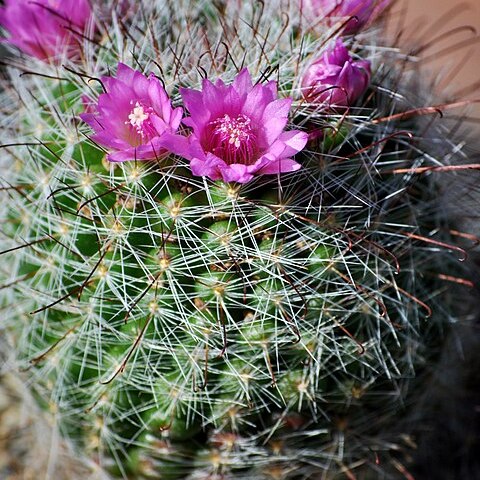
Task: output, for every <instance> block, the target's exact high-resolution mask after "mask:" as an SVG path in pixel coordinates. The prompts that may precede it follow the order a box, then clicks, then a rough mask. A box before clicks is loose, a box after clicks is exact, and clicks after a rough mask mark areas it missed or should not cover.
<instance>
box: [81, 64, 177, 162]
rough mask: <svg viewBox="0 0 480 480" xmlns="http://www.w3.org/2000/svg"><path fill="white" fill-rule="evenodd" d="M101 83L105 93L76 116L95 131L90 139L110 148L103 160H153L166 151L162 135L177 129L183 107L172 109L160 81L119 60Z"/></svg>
mask: <svg viewBox="0 0 480 480" xmlns="http://www.w3.org/2000/svg"><path fill="white" fill-rule="evenodd" d="M102 83H103V85H104V87H105V89H106V91H107V92H106V93H102V94H101V95H100V97H99V99H98V104H97V105H87V106H86V108H85V112H86V113H83V114H82V115H80V117H81V118H82V120H83V121H84V122H86V123H88V124H89V125H90V126H91V127H92V128H93V129H94V130H95V135H93V136H92V137H91V138H92V140H94V141H95V142H97V143H99V144H100V145H103V146H105V147H107V148H109V149H111V150H114V152H113V153H110V154H109V155H108V156H107V159H108V160H110V161H111V162H123V161H125V160H153V159H159V158H161V157H162V156H164V155H165V154H167V153H168V152H167V151H166V150H165V148H164V146H163V143H162V137H163V136H164V135H165V133H169V134H173V133H175V132H176V131H177V129H178V126H179V125H180V122H181V120H182V115H183V110H182V109H181V108H175V109H173V108H172V104H171V102H170V99H169V97H168V95H167V93H166V92H165V90H164V88H163V86H162V84H161V82H160V80H159V79H158V78H157V77H155V75H153V74H152V75H150V76H149V77H148V78H147V77H146V76H145V75H143V74H142V73H140V72H138V71H136V70H132V69H131V68H130V67H127V66H126V65H124V64H123V63H119V64H118V69H117V77H116V78H114V77H102Z"/></svg>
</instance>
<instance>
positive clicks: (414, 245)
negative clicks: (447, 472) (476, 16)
mask: <svg viewBox="0 0 480 480" xmlns="http://www.w3.org/2000/svg"><path fill="white" fill-rule="evenodd" d="M99 3H100V2H99ZM124 6H125V5H124V4H123V3H122V4H121V5H119V4H118V2H112V3H111V5H110V7H111V8H109V9H107V11H108V12H109V13H110V15H106V14H105V12H104V11H101V9H100V8H99V6H98V5H93V16H92V20H91V21H90V23H89V25H90V28H89V32H88V34H85V35H79V33H78V32H77V33H76V34H75V35H76V40H77V42H78V43H79V45H80V47H81V48H80V52H81V53H80V55H71V56H68V55H63V56H60V60H58V59H56V60H55V61H54V60H52V61H45V59H34V58H32V57H29V56H28V55H25V54H23V55H19V54H18V53H17V52H16V53H15V54H14V56H11V57H10V58H9V61H8V66H7V74H6V76H5V79H4V80H3V87H4V92H3V93H2V97H1V101H2V133H1V135H2V139H1V142H0V143H1V144H2V152H3V155H2V160H1V161H2V177H1V178H2V180H1V182H2V196H3V201H2V202H1V219H2V220H1V224H2V237H1V238H2V240H1V250H2V269H1V278H2V289H1V290H0V294H1V296H0V299H1V300H0V302H1V305H2V310H3V312H4V313H3V318H2V321H1V323H0V328H1V330H2V332H3V333H4V334H5V335H6V338H7V341H8V345H9V347H8V348H9V351H11V352H14V353H13V354H12V355H13V357H14V360H13V361H12V362H11V363H12V364H13V365H15V368H17V369H18V370H19V371H20V372H21V373H20V375H21V377H22V378H24V381H25V382H26V384H28V386H29V389H30V391H31V392H32V394H33V396H34V398H35V400H36V401H37V403H38V404H39V405H40V406H41V408H42V409H43V410H44V411H45V412H46V415H48V416H49V418H50V419H51V421H52V424H53V425H54V427H53V428H54V429H55V430H58V431H59V432H60V434H61V435H62V437H63V438H64V439H65V441H67V442H69V444H70V445H72V446H73V447H74V448H75V449H78V451H79V452H82V458H83V457H84V458H86V459H89V461H90V462H93V463H96V464H98V471H100V472H102V473H101V474H102V475H104V476H105V478H117V477H118V478H132V479H168V480H174V479H181V478H188V479H191V480H193V479H214V478H215V479H217V478H218V479H220V478H222V479H224V478H225V479H230V478H231V479H258V480H260V479H303V478H305V479H306V478H337V477H338V478H357V475H358V478H386V477H388V476H389V475H391V476H392V478H400V477H399V475H405V476H407V475H408V471H407V467H406V466H405V465H404V463H403V462H404V460H403V456H402V453H401V452H402V451H403V450H407V449H408V447H409V445H408V444H409V442H408V441H407V440H406V435H405V434H406V433H409V432H403V431H402V430H401V429H399V427H398V417H399V416H403V415H406V412H408V410H409V408H414V406H415V398H417V397H418V396H419V395H420V394H421V391H422V382H421V378H422V375H423V374H424V372H425V371H426V370H427V366H428V364H429V362H433V361H434V359H435V358H436V355H437V354H438V351H439V349H440V347H441V344H442V338H443V334H444V332H445V331H447V330H448V324H449V322H450V321H451V319H452V318H453V315H454V314H453V313H452V312H454V311H455V298H454V296H453V295H449V294H448V291H446V285H448V284H447V283H446V281H445V279H448V276H449V275H451V269H452V268H455V267H456V268H458V259H459V258H460V259H462V258H463V250H462V248H461V247H460V246H458V244H457V243H456V240H455V239H452V238H450V237H451V234H450V233H449V229H448V226H449V223H448V221H449V220H448V218H445V216H444V212H443V211H442V210H441V209H439V208H438V206H436V205H435V203H436V200H437V192H440V188H441V187H440V183H439V180H438V174H437V173H433V174H424V172H425V171H428V170H429V169H430V170H435V168H437V169H441V168H442V167H443V166H446V165H447V164H446V163H445V162H446V161H448V162H449V164H454V163H455V162H457V163H458V162H459V160H457V158H460V153H459V152H458V150H457V149H456V147H455V146H454V145H453V144H450V143H449V142H448V141H446V140H445V141H444V142H443V144H442V151H441V152H440V153H438V152H434V151H433V148H432V150H431V144H432V141H431V140H428V139H425V140H424V139H422V135H423V132H424V130H425V128H426V127H425V123H424V122H423V121H422V118H419V117H420V115H419V114H428V113H434V109H433V108H426V109H423V110H421V107H424V105H423V104H421V103H420V102H421V98H413V97H412V95H409V93H408V91H409V85H410V82H411V79H410V78H409V74H408V73H405V71H403V70H406V69H405V66H404V65H402V62H404V61H405V60H404V59H403V57H401V56H400V55H398V57H397V54H396V53H395V52H391V51H390V50H388V49H383V48H382V47H381V45H379V44H377V41H378V35H377V33H378V28H379V27H378V25H377V26H372V27H369V28H367V29H365V31H363V32H361V33H360V34H359V35H358V36H351V35H350V36H346V37H345V39H344V42H345V44H346V45H348V46H349V48H350V50H351V51H352V52H353V53H352V55H353V56H354V57H355V58H356V59H362V58H363V59H369V60H370V61H371V63H372V73H371V75H372V78H371V83H370V85H369V86H368V89H367V91H366V92H364V91H363V90H364V89H363V90H362V88H360V89H359V88H356V90H355V94H356V97H358V98H355V99H354V100H352V99H351V98H349V101H348V103H347V105H348V106H345V105H338V104H331V105H327V106H325V102H328V98H329V97H328V96H325V95H323V94H321V95H322V98H319V97H318V93H316V94H315V95H317V96H315V95H313V96H311V95H310V96H309V95H302V89H304V88H303V86H302V83H301V82H302V75H303V74H304V72H305V71H306V70H307V68H308V67H309V66H310V65H311V64H312V62H313V61H314V60H315V59H318V58H319V56H320V55H321V54H323V53H325V52H326V49H327V45H328V44H329V41H330V40H332V39H335V38H336V37H337V36H339V32H340V33H341V29H339V28H338V24H336V23H335V24H333V25H332V24H330V23H328V24H327V23H322V22H318V21H317V20H318V19H313V20H312V18H311V17H310V16H309V15H307V14H306V13H305V11H304V10H303V8H302V5H301V2H298V3H297V2H283V1H272V2H264V3H261V2H234V1H226V2H201V1H187V0H182V1H178V2H165V1H160V0H158V1H155V2H151V1H142V2H138V5H137V7H136V8H131V9H130V10H126V11H125V9H124ZM303 6H304V7H305V9H306V8H307V7H306V6H305V5H303ZM120 12H123V13H120ZM93 24H94V25H95V26H94V27H92V25H93ZM69 45H71V41H70V40H69ZM119 62H121V63H122V64H126V65H130V67H131V68H134V69H136V70H138V71H141V72H144V73H145V72H148V73H150V72H153V73H154V75H155V76H156V77H158V78H159V79H160V81H161V83H162V84H163V86H164V87H165V90H166V92H167V93H168V94H169V95H170V98H171V101H172V104H173V107H175V108H178V107H181V106H183V102H182V98H184V97H182V95H181V94H180V93H179V87H183V88H189V89H200V88H201V81H202V78H203V77H206V78H208V79H209V80H211V81H212V82H215V81H217V79H222V80H223V81H224V82H225V84H227V85H230V84H231V83H232V82H233V81H234V80H235V78H237V75H238V72H239V71H240V70H241V69H242V68H243V67H248V70H249V72H250V74H251V76H252V77H253V81H254V83H255V82H256V83H257V84H264V85H265V84H266V82H267V81H269V80H270V81H271V80H275V81H276V82H277V85H278V92H279V98H286V97H291V98H293V99H294V101H293V106H292V107H291V109H290V115H289V127H288V130H287V131H291V130H293V129H295V131H301V132H302V135H306V134H309V141H308V144H307V145H306V146H305V148H299V149H298V153H297V154H296V156H295V162H296V164H298V165H299V166H301V168H300V169H299V170H296V171H291V172H282V171H278V172H277V174H276V175H261V174H258V175H256V176H254V178H249V179H247V180H246V181H241V180H239V181H238V182H229V181H224V180H222V179H221V178H216V179H213V180H212V179H211V178H209V175H203V176H202V175H198V174H195V173H192V170H193V161H191V160H190V159H185V158H184V156H182V155H181V154H180V153H178V152H174V153H171V151H172V149H169V147H168V146H165V147H163V146H162V148H165V152H163V150H162V155H161V156H160V157H159V158H157V159H155V160H147V161H141V160H140V159H137V160H135V159H134V158H131V159H130V160H132V161H125V162H118V163H115V162H109V160H108V158H106V155H107V154H111V149H110V150H109V148H104V146H102V144H101V142H98V141H95V139H94V138H92V135H93V134H92V128H91V127H90V126H89V125H87V123H85V122H82V121H81V120H80V115H81V114H82V113H84V112H85V111H87V112H88V115H91V110H90V108H91V107H90V105H91V104H92V103H95V102H96V101H97V99H98V96H99V95H101V94H102V93H103V89H104V88H105V85H104V82H103V80H101V79H100V77H101V76H102V75H103V76H111V77H112V78H114V75H115V71H116V69H117V65H118V64H119ZM360 63H361V62H360ZM119 68H121V67H119ZM402 69H403V70H402ZM19 74H21V75H20V76H19ZM364 76H365V79H368V80H370V73H368V75H367V74H364ZM399 76H401V77H400V80H399ZM150 78H154V77H150ZM152 81H155V80H152ZM330 98H331V97H330ZM137 113H138V114H139V115H140V114H142V115H146V114H145V113H144V111H143V110H142V111H141V112H137ZM190 113H192V112H190ZM417 114H418V115H417ZM142 118H143V117H142ZM122 121H123V119H122ZM132 121H136V120H132ZM124 123H128V119H125V122H124ZM132 125H133V123H132ZM186 132H188V131H187V129H186V127H183V126H180V127H179V130H178V131H177V127H175V128H173V129H172V133H171V138H170V141H174V140H175V138H176V137H179V136H180V137H181V136H183V137H185V135H186V134H187V133H186ZM299 135H300V134H299ZM438 135H439V134H438ZM305 138H306V137H305ZM162 145H163V144H162ZM436 148H437V147H436ZM423 167H425V169H426V170H422V169H423ZM295 168H297V167H295ZM382 475H383V476H382ZM395 475H396V476H397V477H395Z"/></svg>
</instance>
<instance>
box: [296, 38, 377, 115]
mask: <svg viewBox="0 0 480 480" xmlns="http://www.w3.org/2000/svg"><path fill="white" fill-rule="evenodd" d="M369 83H370V62H369V61H368V60H359V61H356V60H353V58H352V57H351V55H350V53H349V51H348V49H347V48H346V47H345V45H344V43H343V42H342V40H341V39H337V41H336V42H335V44H334V46H333V48H331V49H330V50H328V51H327V52H325V53H324V54H323V55H322V56H321V57H320V58H319V59H318V60H316V61H315V62H314V63H312V65H310V67H309V68H308V69H307V71H306V72H305V75H304V76H303V79H302V91H303V96H304V97H305V99H306V100H307V101H308V102H310V103H315V104H326V105H327V106H329V107H348V106H351V105H352V104H353V103H354V102H355V101H356V100H357V99H358V98H359V97H360V96H361V95H362V94H363V93H364V92H365V90H366V89H367V87H368V85H369Z"/></svg>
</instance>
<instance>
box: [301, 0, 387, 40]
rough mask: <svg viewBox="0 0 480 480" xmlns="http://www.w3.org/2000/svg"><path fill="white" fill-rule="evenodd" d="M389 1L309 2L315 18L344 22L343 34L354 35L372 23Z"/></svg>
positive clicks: (317, 0)
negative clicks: (320, 17) (321, 17)
mask: <svg viewBox="0 0 480 480" xmlns="http://www.w3.org/2000/svg"><path fill="white" fill-rule="evenodd" d="M389 4H390V0H310V5H311V11H312V13H314V14H315V15H316V16H319V15H322V16H325V17H327V18H328V19H329V20H330V22H329V23H332V22H331V20H332V19H338V20H339V21H344V22H345V21H346V22H347V23H346V24H345V27H344V30H343V33H345V34H350V33H356V32H358V31H359V30H360V29H361V28H363V27H364V26H365V25H368V24H369V23H371V22H373V21H374V20H375V18H377V17H378V16H379V15H380V14H381V13H382V11H383V10H385V8H387V6H388V5H389Z"/></svg>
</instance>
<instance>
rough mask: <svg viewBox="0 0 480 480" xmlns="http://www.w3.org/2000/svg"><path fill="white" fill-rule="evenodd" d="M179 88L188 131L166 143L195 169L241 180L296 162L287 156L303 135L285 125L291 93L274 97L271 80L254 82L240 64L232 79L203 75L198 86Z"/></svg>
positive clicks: (200, 173)
mask: <svg viewBox="0 0 480 480" xmlns="http://www.w3.org/2000/svg"><path fill="white" fill-rule="evenodd" d="M180 93H181V95H182V98H183V101H184V103H185V106H186V107H187V108H188V110H189V112H190V117H189V118H187V119H185V120H184V123H185V124H186V125H187V126H189V127H191V128H192V134H191V135H190V136H189V137H188V138H185V137H180V136H175V137H174V138H173V137H172V138H171V141H170V149H171V150H172V151H173V152H174V153H177V154H179V155H181V156H183V157H185V158H186V159H188V160H190V166H191V169H192V172H193V174H194V175H198V176H206V177H209V178H210V179H212V180H220V179H222V180H224V181H225V182H239V183H246V182H248V181H250V180H251V179H252V178H253V177H254V176H255V175H264V174H268V175H270V174H278V173H282V172H292V171H295V170H298V169H299V168H300V164H298V163H297V162H295V161H294V160H293V159H292V158H291V157H292V156H293V155H295V154H296V153H298V152H299V151H300V150H302V149H303V147H304V146H305V144H306V142H307V139H308V135H307V134H306V133H303V132H300V131H298V130H290V131H288V132H285V131H284V129H285V127H286V125H287V121H288V114H289V111H290V106H291V104H292V99H290V98H286V99H281V100H279V99H277V85H276V82H274V81H271V82H268V83H267V84H265V85H262V84H260V83H259V84H257V85H255V86H254V85H253V84H252V78H251V76H250V73H249V72H248V70H247V69H243V70H242V71H241V72H240V73H239V74H238V75H237V77H236V78H235V80H234V81H233V83H232V84H231V85H228V86H227V85H225V84H224V83H223V82H222V80H217V81H216V83H215V84H213V83H212V82H210V81H209V80H204V81H203V85H202V90H201V91H197V90H191V89H187V88H183V89H180Z"/></svg>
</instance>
